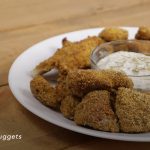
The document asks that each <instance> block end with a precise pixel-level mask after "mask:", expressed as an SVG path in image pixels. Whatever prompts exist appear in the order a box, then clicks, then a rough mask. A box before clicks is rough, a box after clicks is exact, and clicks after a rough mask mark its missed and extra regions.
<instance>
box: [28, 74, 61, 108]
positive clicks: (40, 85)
mask: <svg viewBox="0 0 150 150" xmlns="http://www.w3.org/2000/svg"><path fill="white" fill-rule="evenodd" d="M30 88H31V92H32V94H33V95H34V96H35V97H36V98H37V99H38V100H39V101H40V102H42V103H43V104H44V105H47V106H49V107H52V108H54V109H58V108H59V106H60V104H59V102H58V101H57V93H56V90H55V88H54V87H52V86H51V85H50V83H49V82H48V81H47V80H45V79H44V78H43V77H42V76H40V75H38V76H36V77H35V78H33V80H32V81H31V82H30Z"/></svg>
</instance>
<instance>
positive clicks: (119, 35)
mask: <svg viewBox="0 0 150 150" xmlns="http://www.w3.org/2000/svg"><path fill="white" fill-rule="evenodd" d="M99 37H101V38H102V39H104V40H105V41H107V42H110V41H116V40H127V39H128V31H126V30H124V29H120V28H105V29H104V30H103V31H102V32H101V33H100V34H99Z"/></svg>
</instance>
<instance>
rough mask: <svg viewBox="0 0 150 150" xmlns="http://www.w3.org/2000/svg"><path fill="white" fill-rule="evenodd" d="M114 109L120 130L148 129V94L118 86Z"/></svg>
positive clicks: (139, 130)
mask: <svg viewBox="0 0 150 150" xmlns="http://www.w3.org/2000/svg"><path fill="white" fill-rule="evenodd" d="M115 109H116V114H117V116H118V119H119V124H120V130H121V131H122V132H137V133H138V132H149V131H150V95H148V94H144V93H141V92H137V91H135V90H131V89H127V88H119V90H118V92H117V98H116V104H115Z"/></svg>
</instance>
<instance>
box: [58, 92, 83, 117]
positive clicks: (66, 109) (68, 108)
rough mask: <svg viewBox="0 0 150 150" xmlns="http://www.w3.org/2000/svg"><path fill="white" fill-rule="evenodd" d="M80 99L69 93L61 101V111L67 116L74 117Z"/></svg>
mask: <svg viewBox="0 0 150 150" xmlns="http://www.w3.org/2000/svg"><path fill="white" fill-rule="evenodd" d="M80 101H81V99H79V98H77V97H75V96H72V95H68V96H66V97H65V98H64V99H63V100H62V101H61V105H60V111H61V112H62V114H63V115H64V116H65V117H66V118H68V119H73V118H74V112H75V108H76V106H77V105H78V104H79V103H80Z"/></svg>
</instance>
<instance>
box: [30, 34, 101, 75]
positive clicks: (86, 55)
mask: <svg viewBox="0 0 150 150" xmlns="http://www.w3.org/2000/svg"><path fill="white" fill-rule="evenodd" d="M103 42H104V41H103V40H102V39H101V38H99V37H96V36H93V37H88V38H87V39H84V40H82V41H80V42H74V43H71V42H67V40H66V39H64V40H63V45H64V46H63V47H62V48H61V49H59V50H58V51H56V53H55V54H54V55H53V56H52V57H50V58H49V59H47V60H45V61H43V62H42V63H40V64H39V65H38V66H37V67H36V68H35V69H34V71H33V74H34V75H37V74H43V73H45V72H48V71H50V70H51V69H53V68H57V69H58V70H59V71H60V73H62V74H66V73H67V72H68V71H69V70H72V69H79V68H90V54H91V52H92V50H93V49H94V48H95V47H96V46H98V45H100V44H101V43H103Z"/></svg>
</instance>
